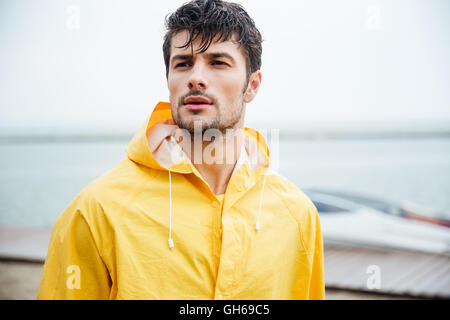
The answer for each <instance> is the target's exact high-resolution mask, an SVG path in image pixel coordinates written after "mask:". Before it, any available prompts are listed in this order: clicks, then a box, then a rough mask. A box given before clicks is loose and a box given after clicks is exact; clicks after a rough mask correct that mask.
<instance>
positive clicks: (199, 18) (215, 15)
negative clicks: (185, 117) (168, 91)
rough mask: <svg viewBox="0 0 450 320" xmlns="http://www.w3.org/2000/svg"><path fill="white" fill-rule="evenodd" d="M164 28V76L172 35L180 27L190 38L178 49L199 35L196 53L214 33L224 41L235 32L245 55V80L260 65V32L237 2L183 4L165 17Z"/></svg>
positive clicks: (199, 0) (212, 0)
mask: <svg viewBox="0 0 450 320" xmlns="http://www.w3.org/2000/svg"><path fill="white" fill-rule="evenodd" d="M166 29H167V32H166V34H165V36H164V44H163V53H164V62H165V64H166V77H167V76H168V75H169V62H170V61H169V59H170V46H171V40H172V37H173V36H174V35H175V34H177V33H178V32H180V31H183V30H187V31H188V33H189V38H188V40H187V42H186V43H185V44H184V45H183V46H181V47H180V48H186V47H188V46H190V45H191V44H192V43H193V42H194V41H195V40H196V39H197V38H198V37H201V38H199V39H201V42H200V47H199V49H198V51H197V52H199V53H201V52H205V51H206V50H208V48H209V46H210V45H211V43H212V41H213V40H214V38H215V37H216V36H217V37H218V38H217V41H227V40H229V39H230V38H231V37H232V36H233V35H236V39H237V42H238V43H239V45H240V47H241V48H242V49H243V51H244V55H245V56H246V70H247V80H248V79H249V77H250V74H252V73H253V72H255V71H256V70H259V69H260V68H261V54H262V46H261V42H262V37H261V34H260V32H259V31H258V29H257V28H256V26H255V22H254V21H253V20H252V18H250V16H249V15H248V13H247V12H246V11H245V9H244V8H243V7H242V6H241V5H239V4H237V3H232V2H225V1H222V0H194V1H191V2H188V3H185V4H184V5H182V6H181V7H180V8H178V9H177V11H175V12H174V13H172V14H170V15H168V16H167V17H166Z"/></svg>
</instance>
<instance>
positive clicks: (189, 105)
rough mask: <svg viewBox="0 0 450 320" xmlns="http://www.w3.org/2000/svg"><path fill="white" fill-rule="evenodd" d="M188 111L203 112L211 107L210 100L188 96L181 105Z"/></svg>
mask: <svg viewBox="0 0 450 320" xmlns="http://www.w3.org/2000/svg"><path fill="white" fill-rule="evenodd" d="M183 105H184V106H185V107H186V109H189V110H203V109H206V108H208V107H210V106H211V105H212V103H211V100H209V99H208V98H206V97H202V96H190V97H187V98H186V99H184V104H183Z"/></svg>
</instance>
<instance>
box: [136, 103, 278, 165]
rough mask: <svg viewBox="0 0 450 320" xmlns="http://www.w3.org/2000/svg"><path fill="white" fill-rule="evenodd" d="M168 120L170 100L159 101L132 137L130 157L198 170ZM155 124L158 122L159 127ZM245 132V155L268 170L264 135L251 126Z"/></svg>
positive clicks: (142, 162) (141, 160)
mask: <svg viewBox="0 0 450 320" xmlns="http://www.w3.org/2000/svg"><path fill="white" fill-rule="evenodd" d="M168 120H173V119H172V113H171V109H170V103H168V102H159V103H158V104H157V105H156V107H155V109H154V110H153V112H152V114H151V116H150V119H149V120H148V121H147V122H146V124H145V125H144V126H143V127H142V128H141V129H140V130H139V131H138V132H137V133H136V134H135V136H134V137H133V139H132V140H131V142H130V144H129V146H128V148H127V153H128V157H129V158H130V159H131V160H133V161H134V162H136V163H139V164H141V165H144V166H146V167H149V168H153V169H158V170H164V171H168V170H170V171H172V172H178V173H198V172H196V169H195V167H194V166H193V165H192V162H191V161H190V159H189V158H188V157H187V155H186V154H185V153H184V151H183V150H182V147H181V146H180V145H179V144H178V143H177V141H175V138H174V136H173V133H174V131H173V126H172V125H169V124H166V123H167V122H168ZM156 125H158V127H157V128H156ZM243 133H244V144H243V147H244V149H245V154H243V157H244V159H245V160H247V161H248V163H249V165H250V166H251V168H252V169H253V170H256V169H263V170H264V171H265V169H267V168H268V167H269V163H270V156H269V148H268V147H267V143H266V141H265V139H264V137H263V136H262V135H261V134H260V133H259V132H258V131H256V130H254V129H251V128H244V130H243ZM244 149H243V150H244ZM240 160H242V158H241V159H240Z"/></svg>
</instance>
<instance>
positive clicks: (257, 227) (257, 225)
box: [255, 221, 260, 231]
mask: <svg viewBox="0 0 450 320" xmlns="http://www.w3.org/2000/svg"><path fill="white" fill-rule="evenodd" d="M255 228H256V231H259V229H260V228H259V221H256V226H255Z"/></svg>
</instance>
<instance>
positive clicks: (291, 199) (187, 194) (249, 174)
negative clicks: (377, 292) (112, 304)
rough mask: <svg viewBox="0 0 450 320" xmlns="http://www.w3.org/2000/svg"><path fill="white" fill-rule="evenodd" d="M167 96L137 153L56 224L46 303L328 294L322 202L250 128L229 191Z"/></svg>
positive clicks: (43, 291)
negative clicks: (207, 170) (206, 169)
mask: <svg viewBox="0 0 450 320" xmlns="http://www.w3.org/2000/svg"><path fill="white" fill-rule="evenodd" d="M169 119H172V116H171V112H170V104H169V103H164V102H160V103H159V104H158V105H157V106H156V107H155V109H154V111H153V112H152V114H151V116H150V118H149V120H148V121H147V122H146V123H145V125H144V126H143V127H142V128H141V129H140V130H139V131H138V132H137V133H136V135H135V136H134V137H133V139H132V140H131V142H130V144H129V146H128V148H127V150H126V151H127V154H128V157H127V158H125V159H123V160H122V161H121V162H120V163H118V164H117V165H116V167H115V168H114V169H113V170H111V171H110V172H108V173H106V174H105V175H104V176H102V177H100V178H98V179H96V180H94V181H93V182H91V183H90V184H89V185H88V186H86V187H85V188H84V189H83V190H82V191H81V192H80V193H79V194H78V195H77V196H76V197H75V199H74V200H73V201H72V202H71V203H70V205H69V206H68V207H67V208H66V209H65V210H64V212H63V213H62V214H61V215H60V216H59V217H58V219H57V221H56V222H55V224H54V227H53V231H52V235H51V240H50V244H49V247H48V252H47V257H46V260H45V264H44V268H43V272H42V278H41V282H40V286H39V291H38V295H37V298H38V299H257V300H259V299H324V298H325V286H324V274H323V244H322V234H321V228H320V222H319V216H318V213H317V209H316V207H315V206H314V204H313V203H312V201H311V200H310V199H309V198H308V197H307V196H306V195H305V194H304V193H303V192H302V191H300V190H299V189H298V188H297V187H296V186H294V185H293V184H292V183H291V182H289V181H288V180H287V179H286V178H284V177H282V176H280V175H279V174H277V173H275V172H274V171H273V170H271V169H270V168H269V150H268V147H267V144H266V142H265V140H264V138H263V137H262V135H261V134H259V133H258V132H257V131H256V130H253V129H250V128H245V130H244V144H243V148H242V151H241V153H240V157H239V160H238V162H237V164H236V166H235V168H234V171H233V174H232V176H231V179H230V181H229V183H228V186H227V189H226V192H225V195H224V197H223V198H222V197H218V196H216V195H215V194H214V193H213V192H212V191H211V188H210V187H209V185H208V184H207V182H206V181H205V180H204V179H203V178H202V176H201V175H200V174H199V172H198V171H197V170H196V168H195V166H194V165H193V164H192V162H191V161H190V159H189V158H188V157H187V156H186V154H185V153H184V152H183V150H182V148H181V147H180V146H179V144H178V143H177V141H176V140H175V139H174V137H173V136H172V134H173V132H172V131H171V129H170V128H171V126H169V125H166V123H167V120H169Z"/></svg>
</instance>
